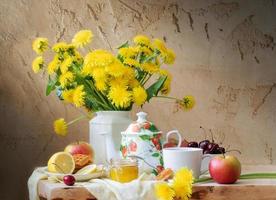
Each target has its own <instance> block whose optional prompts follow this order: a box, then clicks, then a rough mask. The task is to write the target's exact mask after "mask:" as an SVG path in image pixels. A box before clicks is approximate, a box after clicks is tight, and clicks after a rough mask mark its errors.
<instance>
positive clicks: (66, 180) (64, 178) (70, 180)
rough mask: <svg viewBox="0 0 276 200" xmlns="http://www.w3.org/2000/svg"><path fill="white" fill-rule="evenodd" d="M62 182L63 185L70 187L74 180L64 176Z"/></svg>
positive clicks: (70, 176) (72, 177)
mask: <svg viewBox="0 0 276 200" xmlns="http://www.w3.org/2000/svg"><path fill="white" fill-rule="evenodd" d="M63 182H64V184H65V185H68V186H72V185H74V184H75V182H76V179H75V177H74V176H72V175H66V176H64V177H63Z"/></svg>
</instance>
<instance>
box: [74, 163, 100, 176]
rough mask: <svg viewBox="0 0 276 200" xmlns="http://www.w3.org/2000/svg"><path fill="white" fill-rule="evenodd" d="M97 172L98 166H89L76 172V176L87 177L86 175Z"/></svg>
mask: <svg viewBox="0 0 276 200" xmlns="http://www.w3.org/2000/svg"><path fill="white" fill-rule="evenodd" d="M96 171H97V165H95V164H93V165H87V166H85V167H84V168H82V169H80V170H79V171H77V172H76V174H79V175H86V174H92V173H93V172H96Z"/></svg>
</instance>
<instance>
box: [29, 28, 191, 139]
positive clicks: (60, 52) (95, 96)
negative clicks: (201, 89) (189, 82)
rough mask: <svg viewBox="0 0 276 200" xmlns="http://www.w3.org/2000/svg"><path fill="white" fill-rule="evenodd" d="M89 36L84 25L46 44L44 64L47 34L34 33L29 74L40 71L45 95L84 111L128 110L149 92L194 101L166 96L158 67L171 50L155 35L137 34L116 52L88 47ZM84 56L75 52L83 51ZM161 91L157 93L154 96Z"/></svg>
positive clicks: (60, 129) (187, 104)
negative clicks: (48, 57)
mask: <svg viewBox="0 0 276 200" xmlns="http://www.w3.org/2000/svg"><path fill="white" fill-rule="evenodd" d="M92 39H93V33H92V32H91V31H90V30H82V31H79V32H78V33H76V35H75V36H74V38H73V39H72V41H71V43H66V42H59V43H56V44H54V45H53V46H52V47H51V51H52V53H54V56H53V59H52V60H51V61H49V62H48V64H46V62H45V60H44V57H43V54H44V53H45V52H46V51H48V50H50V46H49V43H48V39H47V38H37V39H36V40H35V41H34V42H33V50H34V51H35V52H36V53H37V54H38V57H36V58H35V59H34V61H33V64H32V68H33V71H34V72H35V73H38V72H39V71H46V72H47V74H48V84H47V88H46V95H49V94H50V93H51V92H52V91H54V90H55V91H56V94H57V96H58V98H59V99H60V100H62V101H65V102H67V103H72V104H74V105H75V106H76V107H84V108H86V109H87V110H88V111H89V112H97V111H112V110H114V111H117V110H120V111H122V110H125V111H127V110H131V108H132V106H133V105H134V104H136V105H137V106H142V105H143V104H144V103H145V102H148V101H149V100H150V99H151V98H153V97H162V98H170V99H174V100H176V102H177V103H178V104H179V105H180V106H182V107H183V108H184V109H190V108H192V107H193V105H194V99H193V98H192V97H191V96H187V97H184V98H183V99H177V98H173V97H168V96H166V95H167V94H168V93H169V91H170V84H171V80H172V77H171V75H170V73H169V72H168V71H167V70H165V69H161V65H162V64H168V65H170V64H173V63H174V60H175V54H174V52H173V50H172V49H170V48H167V47H166V45H165V43H164V42H163V41H162V40H160V39H154V40H153V41H151V40H150V39H149V38H148V37H146V36H143V35H138V36H136V37H134V39H133V42H132V43H131V44H130V43H129V42H126V43H124V44H123V45H121V46H120V47H118V48H117V49H118V52H117V55H115V54H113V53H111V52H109V51H106V50H103V49H96V50H91V49H90V48H89V47H88V44H89V43H90V42H91V41H92ZM84 47H87V53H86V55H82V54H81V53H80V49H81V50H82V52H84V51H85V49H83V48H84ZM159 94H161V95H159ZM67 125H68V124H66V123H65V121H64V119H59V120H57V121H56V122H55V131H56V132H57V133H58V134H60V135H65V134H66V132H67Z"/></svg>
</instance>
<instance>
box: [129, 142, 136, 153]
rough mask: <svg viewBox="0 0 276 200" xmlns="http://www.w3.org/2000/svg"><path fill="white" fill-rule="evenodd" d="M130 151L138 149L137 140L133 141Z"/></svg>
mask: <svg viewBox="0 0 276 200" xmlns="http://www.w3.org/2000/svg"><path fill="white" fill-rule="evenodd" d="M129 149H130V151H136V149H137V144H136V143H135V142H131V143H130V145H129Z"/></svg>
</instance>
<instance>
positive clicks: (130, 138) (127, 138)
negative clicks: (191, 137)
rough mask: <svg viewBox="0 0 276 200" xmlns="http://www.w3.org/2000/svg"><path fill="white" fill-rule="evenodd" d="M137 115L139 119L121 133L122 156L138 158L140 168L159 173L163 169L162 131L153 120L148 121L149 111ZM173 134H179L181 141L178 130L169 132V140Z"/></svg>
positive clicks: (179, 136)
mask: <svg viewBox="0 0 276 200" xmlns="http://www.w3.org/2000/svg"><path fill="white" fill-rule="evenodd" d="M136 115H137V117H138V119H137V121H135V122H133V123H131V124H130V125H129V126H128V128H127V129H126V131H124V132H122V133H121V134H122V141H121V148H120V152H121V156H122V157H123V158H126V157H135V158H138V160H139V168H140V169H142V170H143V171H148V172H149V171H151V172H153V173H155V174H157V173H158V171H159V170H161V169H163V156H162V141H161V140H162V132H161V131H159V130H158V129H157V128H156V126H155V125H154V124H153V123H152V122H149V121H147V118H146V117H147V113H145V112H139V113H137V114H136ZM171 134H177V136H178V138H179V139H180V141H181V135H180V134H179V132H178V131H177V130H173V131H170V132H168V133H167V137H166V138H167V140H168V138H169V136H170V135H171Z"/></svg>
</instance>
